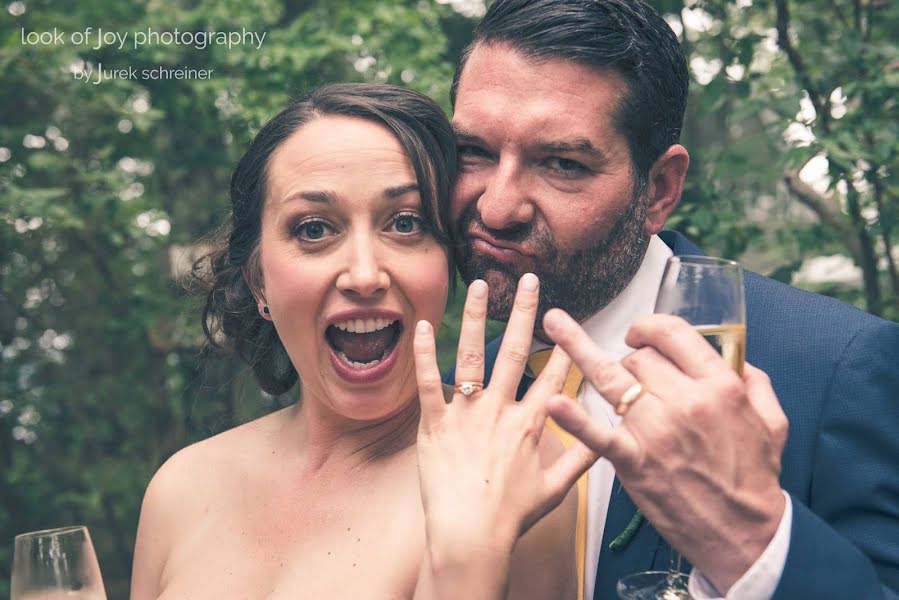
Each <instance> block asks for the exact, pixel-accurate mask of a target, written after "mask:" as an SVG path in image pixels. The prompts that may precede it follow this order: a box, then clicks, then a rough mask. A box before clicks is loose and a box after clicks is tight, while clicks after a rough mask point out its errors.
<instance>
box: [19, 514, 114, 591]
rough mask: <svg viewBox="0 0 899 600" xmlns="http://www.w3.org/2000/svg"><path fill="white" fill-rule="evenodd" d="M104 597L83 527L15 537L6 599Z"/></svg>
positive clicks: (90, 546) (93, 557)
mask: <svg viewBox="0 0 899 600" xmlns="http://www.w3.org/2000/svg"><path fill="white" fill-rule="evenodd" d="M64 599H65V600H106V590H105V588H104V587H103V577H102V576H101V575H100V564H99V563H98V562H97V555H96V554H95V553H94V546H93V544H92V543H91V536H90V533H89V532H88V530H87V527H83V526H73V527H61V528H59V529H46V530H43V531H33V532H31V533H23V534H21V535H17V536H16V546H15V555H14V558H13V570H12V596H11V597H10V600H64Z"/></svg>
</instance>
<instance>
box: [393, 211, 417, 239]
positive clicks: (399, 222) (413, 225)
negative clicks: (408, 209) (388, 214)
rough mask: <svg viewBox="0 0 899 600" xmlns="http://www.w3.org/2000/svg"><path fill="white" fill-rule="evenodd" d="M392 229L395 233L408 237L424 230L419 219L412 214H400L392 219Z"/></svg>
mask: <svg viewBox="0 0 899 600" xmlns="http://www.w3.org/2000/svg"><path fill="white" fill-rule="evenodd" d="M393 227H394V229H395V230H396V232H397V233H402V234H404V235H410V234H413V233H418V232H419V231H422V230H423V229H424V225H423V223H422V219H421V217H419V216H418V215H413V214H401V215H397V216H395V217H394V218H393Z"/></svg>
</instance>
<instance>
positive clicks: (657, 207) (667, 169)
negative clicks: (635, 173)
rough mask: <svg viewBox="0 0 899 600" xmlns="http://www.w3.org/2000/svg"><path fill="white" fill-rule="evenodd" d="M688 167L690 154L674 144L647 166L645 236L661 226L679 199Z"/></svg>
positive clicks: (652, 233) (660, 228)
mask: <svg viewBox="0 0 899 600" xmlns="http://www.w3.org/2000/svg"><path fill="white" fill-rule="evenodd" d="M689 166H690V155H689V154H688V153H687V149H686V148H684V147H683V146H681V145H680V144H674V145H673V146H671V147H670V148H668V149H667V150H666V151H665V153H664V154H662V156H660V157H659V158H658V160H656V162H655V163H654V164H653V165H652V167H651V168H650V169H649V178H648V181H647V189H646V194H647V196H648V197H649V205H648V207H647V209H646V222H645V225H644V231H645V233H646V235H647V236H650V235H655V234H657V233H658V232H660V231H662V229H664V228H665V221H667V220H668V217H669V216H670V215H671V213H672V212H673V211H674V209H675V208H677V204H678V202H680V196H681V192H682V191H683V189H684V178H685V177H686V175H687V167H689Z"/></svg>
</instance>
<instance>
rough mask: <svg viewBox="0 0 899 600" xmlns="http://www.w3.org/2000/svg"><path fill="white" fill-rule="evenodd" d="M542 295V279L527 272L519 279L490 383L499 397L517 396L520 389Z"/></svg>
mask: <svg viewBox="0 0 899 600" xmlns="http://www.w3.org/2000/svg"><path fill="white" fill-rule="evenodd" d="M539 294H540V282H539V281H538V280H537V276H536V275H534V274H533V273H525V274H524V275H523V276H522V277H521V279H520V280H519V282H518V291H517V292H516V294H515V302H514V303H513V304H512V312H511V314H510V315H509V322H508V324H507V325H506V332H505V334H504V335H503V342H502V344H501V345H500V348H499V354H497V357H496V363H495V365H494V367H493V375H492V376H491V378H490V386H491V387H492V388H495V389H497V391H498V392H499V395H498V397H505V398H508V397H514V395H515V391H516V390H517V389H518V382H519V381H520V380H521V375H522V373H524V365H525V363H526V362H527V360H528V354H529V353H530V350H531V338H532V336H533V335H534V321H535V320H536V318H537V305H538V301H539Z"/></svg>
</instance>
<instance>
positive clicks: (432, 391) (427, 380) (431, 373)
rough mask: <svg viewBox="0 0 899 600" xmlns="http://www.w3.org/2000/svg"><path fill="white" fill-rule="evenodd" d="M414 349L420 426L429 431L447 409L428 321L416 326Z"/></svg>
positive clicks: (435, 346)
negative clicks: (419, 405) (419, 404)
mask: <svg viewBox="0 0 899 600" xmlns="http://www.w3.org/2000/svg"><path fill="white" fill-rule="evenodd" d="M412 351H413V353H414V355H415V379H416V381H417V382H418V398H419V402H420V403H421V422H420V425H419V427H420V428H422V429H424V430H425V431H427V430H428V428H429V427H430V425H431V424H432V423H434V422H435V421H436V420H437V419H439V418H440V417H441V416H442V415H443V413H444V411H446V402H445V401H444V399H443V383H442V381H441V380H440V367H438V366H437V345H436V343H435V342H434V328H433V327H431V324H430V323H428V322H427V321H419V322H418V324H417V325H416V326H415V337H414V338H413V340H412Z"/></svg>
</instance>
